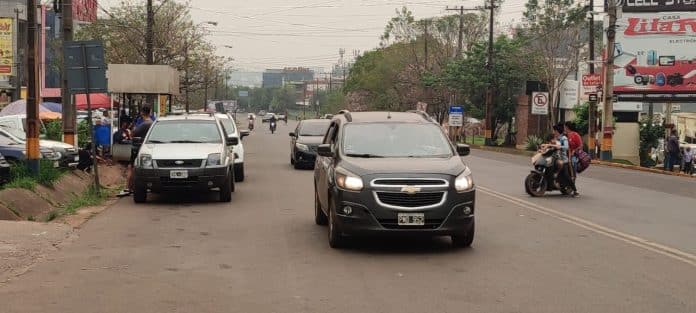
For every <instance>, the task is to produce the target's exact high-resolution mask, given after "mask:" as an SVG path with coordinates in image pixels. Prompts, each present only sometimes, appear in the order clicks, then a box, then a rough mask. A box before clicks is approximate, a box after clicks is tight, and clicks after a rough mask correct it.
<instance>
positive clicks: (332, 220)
mask: <svg viewBox="0 0 696 313" xmlns="http://www.w3.org/2000/svg"><path fill="white" fill-rule="evenodd" d="M328 228H329V231H328V233H329V246H330V247H331V248H333V249H340V248H343V247H344V246H345V243H346V238H345V237H344V236H343V233H342V232H341V230H340V229H338V225H337V224H336V209H335V208H334V207H333V203H332V201H331V199H329V227H328Z"/></svg>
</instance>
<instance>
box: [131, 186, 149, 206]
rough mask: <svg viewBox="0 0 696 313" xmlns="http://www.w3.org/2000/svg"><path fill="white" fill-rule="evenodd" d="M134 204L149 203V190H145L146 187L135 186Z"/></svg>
mask: <svg viewBox="0 0 696 313" xmlns="http://www.w3.org/2000/svg"><path fill="white" fill-rule="evenodd" d="M133 202H135V203H145V202H147V188H145V186H138V185H135V187H134V188H133Z"/></svg>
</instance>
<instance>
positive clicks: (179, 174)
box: [169, 171, 188, 179]
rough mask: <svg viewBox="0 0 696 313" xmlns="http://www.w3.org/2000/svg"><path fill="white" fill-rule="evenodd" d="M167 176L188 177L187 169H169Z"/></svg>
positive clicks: (175, 177)
mask: <svg viewBox="0 0 696 313" xmlns="http://www.w3.org/2000/svg"><path fill="white" fill-rule="evenodd" d="M169 178H172V179H184V178H188V171H170V172H169Z"/></svg>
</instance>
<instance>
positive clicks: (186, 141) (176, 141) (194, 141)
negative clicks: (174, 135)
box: [169, 140, 203, 143]
mask: <svg viewBox="0 0 696 313" xmlns="http://www.w3.org/2000/svg"><path fill="white" fill-rule="evenodd" d="M169 143H203V142H202V141H196V140H172V141H170V142H169Z"/></svg>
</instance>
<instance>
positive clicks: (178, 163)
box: [174, 161, 184, 165]
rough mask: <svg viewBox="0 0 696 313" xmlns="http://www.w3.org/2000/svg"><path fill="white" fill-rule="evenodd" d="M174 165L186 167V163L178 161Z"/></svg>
mask: <svg viewBox="0 0 696 313" xmlns="http://www.w3.org/2000/svg"><path fill="white" fill-rule="evenodd" d="M174 164H176V165H184V161H176V162H174Z"/></svg>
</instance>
